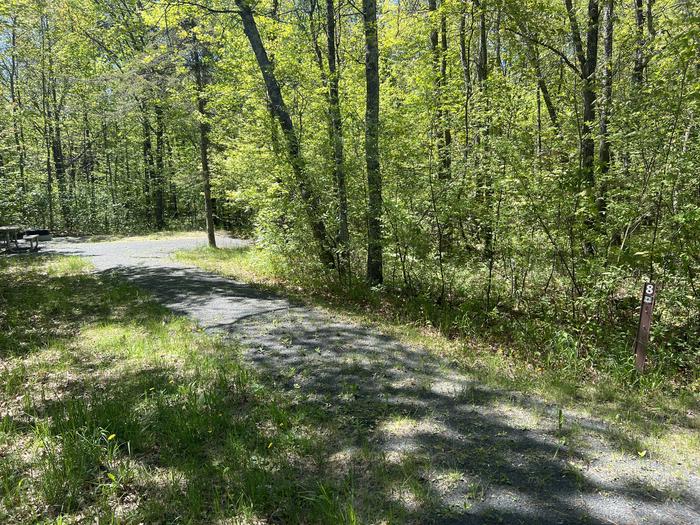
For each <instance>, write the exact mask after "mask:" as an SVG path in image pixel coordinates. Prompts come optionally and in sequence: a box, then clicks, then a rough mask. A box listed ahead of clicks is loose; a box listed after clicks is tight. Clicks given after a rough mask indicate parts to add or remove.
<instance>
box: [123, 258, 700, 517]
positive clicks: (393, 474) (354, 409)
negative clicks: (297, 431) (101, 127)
mask: <svg viewBox="0 0 700 525" xmlns="http://www.w3.org/2000/svg"><path fill="white" fill-rule="evenodd" d="M115 273H116V274H117V275H119V276H121V277H124V278H126V279H128V280H129V281H131V282H133V283H135V284H137V285H138V286H141V287H143V288H145V289H147V290H149V291H150V292H152V293H153V294H154V295H155V297H156V298H157V299H158V300H159V301H160V302H161V303H163V304H165V305H166V306H167V307H168V308H170V309H172V310H174V311H176V312H178V313H182V314H186V315H193V316H194V317H195V318H196V319H197V320H198V321H199V322H200V323H202V324H203V325H204V326H205V327H206V328H208V329H211V330H216V331H223V332H224V333H227V334H230V335H232V336H234V337H235V338H237V339H240V340H241V341H242V343H243V345H244V347H246V348H248V349H249V350H247V351H246V355H247V358H248V359H249V360H250V361H252V362H253V363H254V364H255V365H256V367H257V369H258V370H260V371H262V375H263V377H265V378H267V379H268V380H269V381H271V382H272V383H271V384H273V385H275V387H276V388H282V389H283V391H285V392H287V393H288V395H292V396H293V397H294V399H295V403H297V406H298V407H299V410H302V411H308V412H309V413H310V414H323V415H324V416H323V417H324V419H327V418H328V417H330V418H331V419H332V420H333V421H334V423H333V425H335V426H337V430H336V434H335V435H333V436H332V437H331V438H330V439H329V440H328V442H327V443H325V444H324V445H325V447H328V446H330V448H329V449H328V450H327V451H326V461H328V462H329V465H334V462H336V459H333V458H337V457H339V456H340V457H342V458H344V459H343V460H342V461H344V462H346V463H347V464H346V465H337V470H338V472H348V471H352V472H355V474H354V476H357V480H356V482H357V483H360V484H361V485H362V487H355V489H353V490H354V491H355V492H354V494H355V497H358V498H360V499H362V498H364V499H366V500H367V501H371V502H372V503H371V504H370V505H369V507H376V508H382V507H386V506H387V505H389V504H390V503H392V502H393V503H392V504H394V505H398V506H400V507H402V509H403V510H402V512H403V513H405V516H406V517H407V518H408V519H409V521H410V520H417V521H420V522H425V521H429V519H431V518H429V517H430V516H433V517H434V516H439V517H438V518H435V520H436V521H443V520H449V521H455V522H462V523H483V522H489V521H495V522H498V521H499V520H500V521H501V522H504V523H577V522H586V523H597V522H598V521H597V520H599V521H600V522H601V523H602V522H608V520H613V521H617V522H626V521H628V520H631V521H634V520H636V519H638V518H640V519H641V518H646V519H648V520H651V522H654V520H656V521H655V522H658V523H665V522H668V523H671V522H673V523H683V522H688V523H690V522H692V521H694V520H695V519H696V518H698V517H700V516H699V515H698V514H697V512H695V511H693V510H691V509H692V508H694V507H693V505H694V503H697V495H696V494H694V493H691V492H690V491H694V490H696V489H697V487H698V484H697V480H693V481H692V483H691V489H690V491H688V490H687V489H682V495H681V496H680V497H678V498H676V499H677V500H681V501H672V500H670V501H666V500H663V501H659V494H664V493H666V491H663V490H660V489H658V488H655V486H654V485H653V484H652V483H651V482H648V481H646V482H644V481H642V482H640V481H639V480H638V479H637V476H638V474H640V471H644V470H647V471H648V470H652V469H655V468H660V467H659V465H657V464H655V463H654V462H652V461H648V460H644V462H642V460H640V459H639V458H637V457H636V452H637V450H638V448H637V443H636V442H635V441H634V440H633V439H631V438H630V437H629V436H626V435H622V434H621V433H619V432H617V431H616V430H615V429H612V428H610V427H609V426H608V425H605V424H603V423H601V422H600V421H598V420H595V419H592V418H583V417H572V416H565V418H564V419H565V421H564V422H562V421H560V420H559V417H558V416H559V414H558V409H557V407H553V406H548V405H546V404H544V403H542V402H541V401H539V400H537V399H534V398H528V397H526V396H522V395H519V394H514V393H512V392H504V391H500V390H496V389H492V388H488V387H486V386H484V385H482V384H480V383H479V382H475V381H472V380H469V379H467V378H466V377H465V376H463V375H461V374H459V373H457V372H455V371H454V370H450V369H448V368H446V367H445V366H444V364H443V363H440V362H438V361H437V360H436V359H435V358H433V357H431V356H429V355H428V354H426V353H424V352H421V351H420V350H418V349H414V348H409V347H406V346H405V345H402V344H400V343H399V342H397V341H396V340H393V339H392V338H389V337H387V336H383V335H381V334H378V333H376V332H374V331H372V330H368V329H366V328H363V327H360V326H354V325H350V324H348V323H345V322H336V321H333V320H332V319H329V317H328V315H327V314H323V313H319V311H318V310H313V309H310V308H308V307H305V306H303V305H301V304H299V303H292V302H290V301H288V300H287V299H284V298H282V297H280V296H278V295H275V294H273V293H270V292H269V291H268V290H263V289H258V288H254V287H250V286H247V285H242V284H239V283H235V282H232V281H230V280H228V279H225V278H222V277H218V276H215V275H212V274H208V273H205V272H200V271H197V270H190V269H184V268H180V269H176V270H173V269H162V268H133V267H129V268H119V269H118V270H117V271H116V272H115ZM533 419H534V420H536V421H537V422H536V423H535V424H534V425H533V424H532V423H533V421H532V420H533ZM319 424H323V423H322V422H320V423H319ZM577 429H581V430H582V431H583V432H585V433H586V435H587V439H589V441H587V443H588V445H586V446H582V447H577V446H575V445H576V443H575V435H574V434H576V432H577V431H578V430H577ZM569 434H572V435H574V436H573V437H572V438H571V439H567V437H568V436H569ZM590 438H592V439H590ZM591 443H592V444H593V445H592V447H593V448H591ZM596 443H598V444H597V445H596ZM620 447H622V448H623V449H626V450H627V451H628V452H629V453H630V454H628V455H622V457H617V458H615V459H613V456H615V453H616V452H617V451H618V450H619V448H620ZM368 458H369V459H368ZM342 461H341V463H342ZM367 461H370V462H371V466H370V467H369V468H368V467H367V465H365V463H366V462H367ZM605 462H609V463H610V471H609V472H607V473H604V474H600V469H599V471H597V472H598V473H597V475H596V476H587V475H586V470H587V469H588V467H590V466H591V464H596V465H600V464H601V463H605ZM333 468H336V467H333ZM331 470H332V468H331ZM603 470H604V469H603ZM616 470H617V471H616ZM358 472H359V474H358ZM389 506H391V505H389Z"/></svg>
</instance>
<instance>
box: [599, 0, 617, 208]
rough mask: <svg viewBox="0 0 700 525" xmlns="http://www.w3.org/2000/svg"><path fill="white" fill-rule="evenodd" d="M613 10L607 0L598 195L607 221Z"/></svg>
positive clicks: (604, 22) (612, 5)
mask: <svg viewBox="0 0 700 525" xmlns="http://www.w3.org/2000/svg"><path fill="white" fill-rule="evenodd" d="M613 8H614V0H605V6H604V13H603V14H604V21H603V25H604V31H605V36H604V41H603V47H604V52H605V64H604V67H605V69H604V71H603V86H602V98H601V104H600V144H599V146H598V165H599V167H600V179H601V186H600V191H599V194H598V199H597V204H598V217H599V219H600V220H601V221H604V220H605V216H606V212H607V208H608V203H607V189H606V185H607V181H606V179H607V174H608V172H609V171H610V136H609V132H608V123H609V120H610V111H611V109H612V83H613V76H612V59H613V56H612V54H613Z"/></svg>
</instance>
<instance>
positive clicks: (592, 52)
mask: <svg viewBox="0 0 700 525" xmlns="http://www.w3.org/2000/svg"><path fill="white" fill-rule="evenodd" d="M564 3H565V5H566V10H567V13H568V15H569V23H570V26H571V39H572V41H573V44H574V50H575V51H576V56H577V58H578V62H579V67H580V69H581V80H582V84H583V86H582V97H583V122H582V123H581V178H582V182H583V184H584V186H585V187H586V188H588V189H589V190H590V189H591V188H593V186H594V185H595V173H594V164H595V159H594V154H595V143H594V140H593V134H592V130H593V124H594V122H595V101H596V93H595V74H596V68H597V63H598V18H599V9H598V0H589V1H588V27H587V31H586V49H585V52H584V49H583V42H582V40H581V32H580V30H579V26H578V21H577V19H576V13H575V11H574V7H573V4H572V0H564Z"/></svg>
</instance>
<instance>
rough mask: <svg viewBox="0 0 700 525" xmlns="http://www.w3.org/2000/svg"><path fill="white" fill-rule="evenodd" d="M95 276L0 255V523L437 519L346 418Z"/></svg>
mask: <svg viewBox="0 0 700 525" xmlns="http://www.w3.org/2000/svg"><path fill="white" fill-rule="evenodd" d="M90 269H91V268H90V266H89V265H88V264H86V263H85V262H84V261H82V260H80V259H76V258H73V257H70V258H66V257H39V256H27V257H13V258H5V259H0V283H2V290H1V291H2V294H0V302H1V304H0V333H1V334H2V336H1V338H0V389H1V390H0V394H1V395H0V523H85V522H89V523H93V522H95V523H114V524H117V523H125V524H126V523H134V524H136V523H241V524H245V523H250V524H258V523H292V524H293V523H329V524H330V523H333V524H336V523H350V524H353V523H366V522H381V521H384V522H392V523H393V522H406V521H414V522H415V521H420V520H421V519H422V518H421V517H420V516H426V515H429V514H430V512H431V511H432V510H433V509H434V507H433V506H431V505H434V503H432V502H431V500H430V499H429V498H428V497H427V496H426V499H425V501H421V503H422V505H419V506H418V507H416V508H407V507H406V506H405V505H403V504H402V503H401V501H398V500H394V499H392V498H391V497H390V494H391V493H392V491H393V490H394V487H397V486H402V485H404V484H406V483H409V482H410V483H411V484H412V485H418V486H424V487H423V492H425V493H426V494H427V493H428V490H427V489H426V488H425V486H427V482H426V481H421V480H420V477H419V472H418V470H417V469H418V467H416V466H414V465H413V463H410V462H409V463H407V464H405V465H401V464H399V465H387V463H386V461H384V458H383V456H382V454H381V453H380V452H378V451H377V450H375V449H374V448H373V447H372V446H370V445H369V441H368V439H367V438H366V437H363V438H362V439H361V442H362V443H365V445H363V446H361V447H359V448H358V449H357V450H355V449H354V448H353V443H354V442H355V440H356V438H357V436H356V435H355V434H356V432H357V429H358V422H357V420H356V418H355V415H352V414H351V415H347V414H346V415H344V417H342V418H338V417H336V416H335V415H334V414H333V413H332V412H329V411H328V410H327V407H326V406H325V403H319V402H317V401H313V400H309V399H307V397H306V394H304V393H303V392H297V391H295V392H291V393H290V392H288V391H283V390H280V389H278V387H276V386H275V385H274V384H273V383H271V382H266V381H263V380H261V379H260V378H258V377H257V376H256V375H255V374H254V373H252V372H251V371H250V370H249V369H247V368H246V367H245V366H243V365H242V364H241V362H240V353H239V348H238V347H237V346H236V345H235V344H234V343H232V342H227V341H224V340H222V339H220V338H218V337H214V336H210V335H207V334H205V333H203V332H202V331H201V330H200V329H199V328H197V326H196V325H194V324H193V323H192V322H190V321H189V320H187V319H185V318H182V317H177V316H174V315H173V314H172V313H171V312H169V311H168V310H166V309H164V308H163V307H161V306H159V305H158V304H156V303H155V302H153V301H152V300H151V299H150V298H149V296H147V295H146V294H144V293H143V292H141V291H140V290H138V289H137V288H135V287H133V286H131V285H129V284H125V283H124V282H121V281H119V280H117V279H116V278H113V277H111V276H110V275H107V274H99V273H91V272H89V270H90ZM358 417H359V416H358ZM365 432H366V431H365ZM346 450H353V452H352V453H347V454H346V453H345V451H346ZM418 492H420V491H418Z"/></svg>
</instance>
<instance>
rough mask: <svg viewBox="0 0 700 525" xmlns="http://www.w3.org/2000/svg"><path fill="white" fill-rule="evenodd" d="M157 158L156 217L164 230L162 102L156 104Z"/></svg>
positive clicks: (163, 125) (155, 176)
mask: <svg viewBox="0 0 700 525" xmlns="http://www.w3.org/2000/svg"><path fill="white" fill-rule="evenodd" d="M155 114H156V133H155V135H156V160H155V172H154V177H153V184H154V186H155V187H154V199H155V203H154V205H155V218H156V229H157V230H162V229H163V228H164V227H165V198H164V194H163V193H164V179H165V173H164V172H165V164H164V162H163V155H164V153H165V138H164V137H165V124H164V122H163V106H161V104H160V103H158V104H156V107H155Z"/></svg>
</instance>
